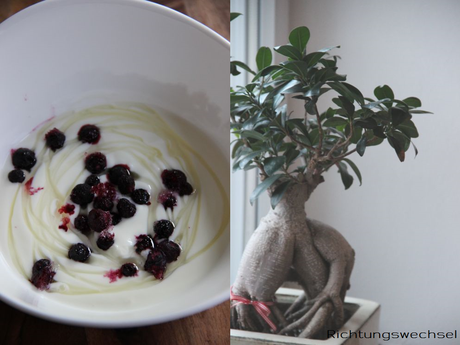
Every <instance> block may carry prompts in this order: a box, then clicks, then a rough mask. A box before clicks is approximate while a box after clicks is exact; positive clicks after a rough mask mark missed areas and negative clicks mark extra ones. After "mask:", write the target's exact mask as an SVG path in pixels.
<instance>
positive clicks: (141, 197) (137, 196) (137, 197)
mask: <svg viewBox="0 0 460 345" xmlns="http://www.w3.org/2000/svg"><path fill="white" fill-rule="evenodd" d="M131 199H133V201H134V202H135V203H136V204H138V205H148V204H149V200H150V194H149V192H147V191H146V190H145V189H136V190H135V191H134V192H132V193H131Z"/></svg>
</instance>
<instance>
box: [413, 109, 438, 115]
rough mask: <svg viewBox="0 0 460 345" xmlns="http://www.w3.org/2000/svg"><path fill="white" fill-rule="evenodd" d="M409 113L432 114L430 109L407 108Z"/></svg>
mask: <svg viewBox="0 0 460 345" xmlns="http://www.w3.org/2000/svg"><path fill="white" fill-rule="evenodd" d="M409 112H410V113H411V114H433V113H432V112H431V111H425V110H414V109H411V110H409Z"/></svg>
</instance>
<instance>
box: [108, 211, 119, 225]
mask: <svg viewBox="0 0 460 345" xmlns="http://www.w3.org/2000/svg"><path fill="white" fill-rule="evenodd" d="M110 215H111V216H112V225H117V224H118V223H120V222H121V216H120V215H119V214H118V213H114V212H113V213H110Z"/></svg>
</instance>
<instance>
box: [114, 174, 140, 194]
mask: <svg viewBox="0 0 460 345" xmlns="http://www.w3.org/2000/svg"><path fill="white" fill-rule="evenodd" d="M135 185H136V184H135V182H134V177H132V176H131V175H123V176H120V178H119V179H118V190H119V191H120V193H121V194H131V193H132V192H134V189H135V188H136V186H135Z"/></svg>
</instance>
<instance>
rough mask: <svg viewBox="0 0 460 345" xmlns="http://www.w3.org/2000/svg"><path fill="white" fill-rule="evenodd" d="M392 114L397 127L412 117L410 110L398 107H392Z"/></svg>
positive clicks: (394, 124)
mask: <svg viewBox="0 0 460 345" xmlns="http://www.w3.org/2000/svg"><path fill="white" fill-rule="evenodd" d="M390 116H391V120H392V122H393V126H395V127H396V126H398V125H400V124H401V123H403V122H404V121H406V120H408V119H410V118H411V117H412V115H411V114H410V113H409V112H408V111H405V110H404V109H401V108H396V107H393V108H390Z"/></svg>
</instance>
